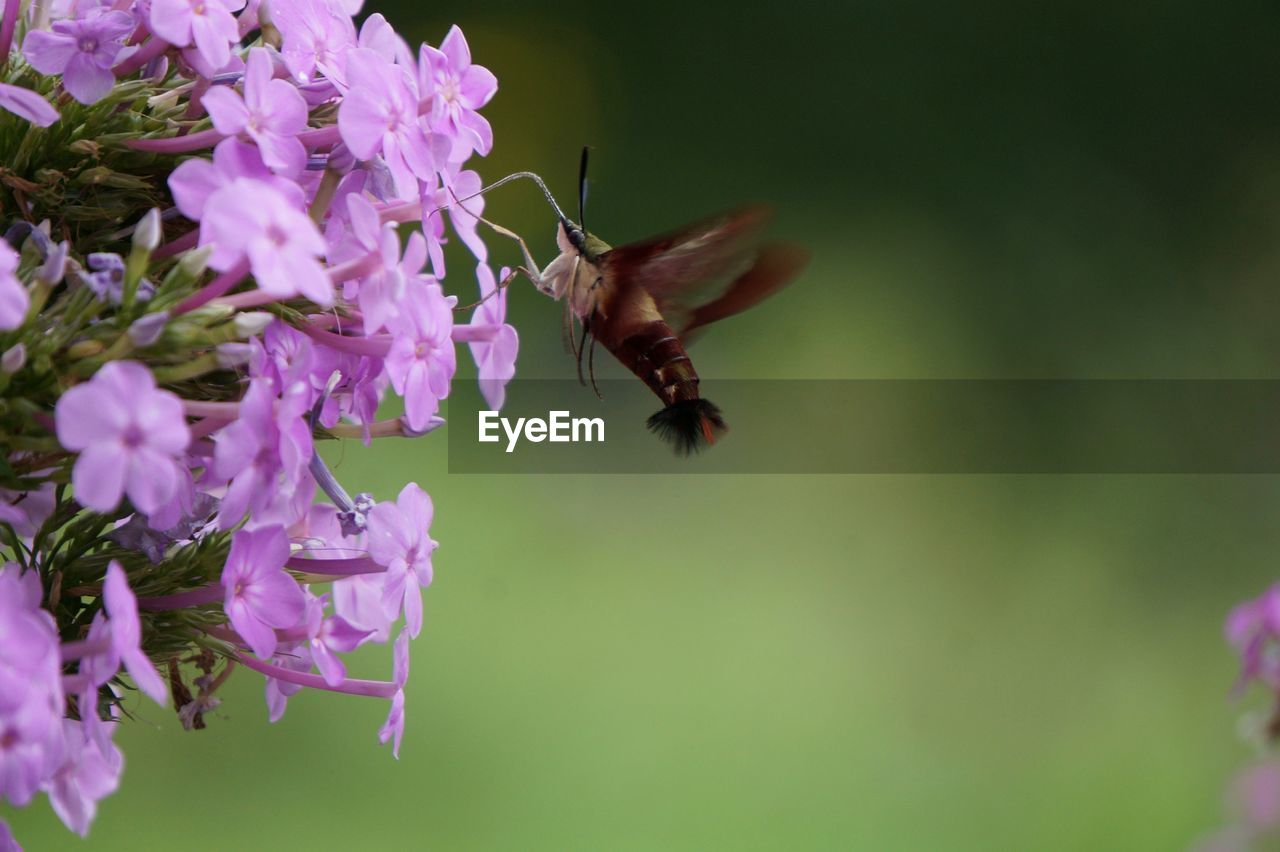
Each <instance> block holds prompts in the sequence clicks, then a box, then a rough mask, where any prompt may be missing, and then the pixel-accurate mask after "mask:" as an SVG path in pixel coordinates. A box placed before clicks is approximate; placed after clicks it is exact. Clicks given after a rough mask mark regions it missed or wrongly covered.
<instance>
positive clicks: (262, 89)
mask: <svg viewBox="0 0 1280 852" xmlns="http://www.w3.org/2000/svg"><path fill="white" fill-rule="evenodd" d="M271 74H272V63H271V56H270V55H269V54H268V53H267V51H266V48H262V47H255V48H254V49H253V50H251V51H249V59H248V61H247V62H246V63H245V72H244V95H239V94H237V93H236V92H235V91H233V90H232V89H231V88H230V87H228V86H214V87H212V88H210V89H209V91H207V92H205V93H204V97H203V98H202V99H201V101H200V102H201V103H202V104H203V105H204V108H205V109H206V110H208V111H209V117H210V118H211V119H213V126H214V127H216V128H217V129H218V132H219V133H225V134H227V135H228V136H235V135H237V134H240V133H243V134H244V135H246V136H248V137H249V138H250V139H252V140H253V141H254V143H255V144H257V146H258V150H259V151H261V152H262V161H263V162H264V163H265V164H266V165H267V168H269V169H271V170H272V171H274V172H279V173H280V174H282V175H287V176H290V177H292V176H295V175H297V174H298V173H299V172H301V171H302V167H303V166H304V165H306V162H307V151H306V149H305V148H303V147H302V143H301V142H299V141H298V134H299V133H301V132H302V131H304V130H306V129H307V102H306V101H304V100H303V99H302V95H300V94H298V89H297V87H295V86H293V85H292V84H290V83H288V82H286V81H284V80H273V79H272V78H271Z"/></svg>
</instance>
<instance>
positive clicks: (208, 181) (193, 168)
mask: <svg viewBox="0 0 1280 852" xmlns="http://www.w3.org/2000/svg"><path fill="white" fill-rule="evenodd" d="M236 178H252V179H253V180H258V181H262V182H264V183H269V184H271V185H272V186H273V187H275V189H276V190H277V191H279V192H280V193H281V194H283V195H284V196H285V199H286V201H287V202H288V204H289V206H291V207H293V208H294V209H301V208H302V207H303V206H304V204H305V203H306V201H305V199H304V198H303V195H302V188H301V187H299V186H298V184H296V183H295V182H294V181H292V180H288V179H286V178H282V177H277V176H276V175H274V174H272V172H271V170H270V169H268V168H267V165H266V163H264V162H263V161H262V152H261V151H259V150H258V149H257V148H255V147H254V146H253V145H246V144H245V143H244V142H241V141H240V140H239V139H235V138H227V139H223V140H222V141H221V142H219V143H218V147H216V148H214V149H213V160H212V161H209V160H202V159H200V158H198V157H192V158H191V159H189V160H184V161H183V162H181V163H179V164H178V167H177V168H176V169H174V170H173V173H172V174H171V175H169V189H170V191H172V192H173V200H174V203H175V204H176V205H177V207H178V210H180V211H181V212H182V215H183V216H186V217H187V218H188V219H191V220H192V221H194V222H199V221H200V220H201V219H203V218H204V208H205V204H207V203H208V201H209V197H210V196H211V195H213V194H214V193H215V192H217V191H218V190H219V189H222V188H223V187H224V186H227V185H228V184H230V183H232V182H233V181H235V180H236Z"/></svg>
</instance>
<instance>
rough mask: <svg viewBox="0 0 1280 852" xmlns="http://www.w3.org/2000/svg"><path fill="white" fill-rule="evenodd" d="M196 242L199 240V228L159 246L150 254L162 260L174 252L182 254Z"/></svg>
mask: <svg viewBox="0 0 1280 852" xmlns="http://www.w3.org/2000/svg"><path fill="white" fill-rule="evenodd" d="M198 242H200V229H199V228H195V229H194V230H191V231H188V232H187V233H185V234H183V235H182V236H180V237H178V238H177V239H173V240H170V241H169V242H167V243H165V244H164V245H162V246H160V248H158V249H156V250H155V251H154V252H153V253H152V254H151V256H152V257H153V258H155V259H156V260H164V259H165V258H166V257H173V256H174V255H175V254H182V253H183V252H184V251H187V250H188V249H193V248H195V247H196V243H198Z"/></svg>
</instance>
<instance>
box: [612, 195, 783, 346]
mask: <svg viewBox="0 0 1280 852" xmlns="http://www.w3.org/2000/svg"><path fill="white" fill-rule="evenodd" d="M771 218H772V211H770V210H769V208H767V207H763V206H753V207H744V208H740V209H738V210H734V211H731V212H729V213H725V214H722V215H720V216H715V217H713V218H710V219H706V220H704V221H702V222H698V223H696V224H694V225H690V226H688V227H686V228H682V229H681V230H679V231H675V232H673V233H671V234H667V235H665V236H661V237H655V238H654V239H651V240H645V241H643V242H638V243H629V244H627V245H623V246H618V247H617V248H613V249H610V250H609V251H608V252H605V253H604V254H603V255H602V256H601V257H600V267H601V270H602V271H603V273H604V276H605V280H606V282H607V284H608V286H613V287H628V286H640V287H643V288H644V289H645V290H646V291H647V292H648V293H649V295H650V296H652V297H653V299H654V302H655V303H656V304H657V307H658V310H659V312H660V313H661V314H662V315H663V318H664V319H666V321H667V323H668V324H670V325H671V327H672V328H673V329H675V330H676V332H677V333H678V334H681V335H683V334H684V333H685V332H687V331H691V330H693V329H694V328H697V327H698V326H703V325H706V324H707V323H710V322H715V321H716V320H719V319H723V318H725V317H727V316H732V315H733V314H736V313H739V312H740V311H744V310H746V309H747V308H749V307H751V306H752V305H755V304H757V303H758V302H760V301H761V300H763V299H765V298H767V297H768V296H770V295H772V294H773V293H776V292H777V291H778V290H779V289H781V288H782V287H783V286H784V285H786V284H787V283H788V282H789V281H791V279H792V278H794V277H795V275H796V273H797V272H799V271H800V269H801V268H803V266H804V264H805V263H806V262H807V261H808V252H807V251H805V250H804V249H802V248H800V247H798V246H791V245H785V244H782V243H773V244H770V245H766V246H761V245H760V241H761V238H762V237H763V235H764V231H765V228H766V227H767V226H768V224H769V220H770V219H771Z"/></svg>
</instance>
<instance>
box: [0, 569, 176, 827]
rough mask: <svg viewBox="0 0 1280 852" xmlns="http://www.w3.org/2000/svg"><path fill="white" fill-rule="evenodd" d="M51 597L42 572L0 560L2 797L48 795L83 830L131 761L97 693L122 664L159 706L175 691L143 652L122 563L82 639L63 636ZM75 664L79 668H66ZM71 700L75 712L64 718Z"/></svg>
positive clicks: (15, 800) (20, 801) (20, 800)
mask: <svg viewBox="0 0 1280 852" xmlns="http://www.w3.org/2000/svg"><path fill="white" fill-rule="evenodd" d="M43 599H44V590H43V589H42V588H41V586H40V581H39V579H38V577H37V575H36V572H34V571H27V572H25V573H24V572H23V571H22V569H21V567H20V566H18V565H17V564H15V563H12V562H11V563H7V564H6V565H4V566H3V567H0V799H4V800H7V801H9V802H10V803H11V804H14V805H17V806H18V807H22V806H24V805H26V804H27V803H28V802H30V801H31V799H32V797H33V796H34V795H35V794H36V793H37V792H44V793H47V794H48V796H49V801H50V803H51V804H52V805H53V809H54V811H56V812H57V814H58V816H59V817H61V818H62V821H63V822H64V823H66V825H67V827H68V828H70V829H72V830H73V831H75V832H77V833H78V834H80V835H84V834H86V833H88V831H89V824H90V823H91V822H92V821H93V816H94V813H95V811H96V809H97V802H98V800H99V799H101V798H102V797H103V796H106V795H107V794H109V793H111V792H113V791H114V790H115V789H116V786H117V785H118V783H119V779H120V772H121V770H122V769H123V768H124V758H123V757H122V756H121V754H120V750H119V749H117V748H116V747H115V745H114V744H113V743H112V741H111V740H112V736H113V735H114V733H115V725H114V724H111V723H110V722H109V721H107V720H103V719H102V718H101V717H100V715H99V709H98V707H99V702H98V693H99V691H100V690H113V689H114V687H113V686H112V685H111V682H112V681H113V680H114V679H115V678H116V676H117V674H118V673H119V672H120V670H121V667H123V668H124V669H125V670H126V671H127V672H128V673H129V675H130V676H131V677H132V678H133V680H134V682H135V683H136V684H137V685H138V688H139V689H141V690H142V691H143V692H145V693H146V694H147V695H148V696H150V697H151V698H153V699H155V700H156V701H157V702H159V703H160V704H164V703H165V701H166V698H167V691H166V689H165V685H164V682H163V681H162V680H161V679H160V675H159V673H158V672H157V671H156V669H155V667H154V666H153V665H152V663H151V660H150V659H148V657H147V656H146V655H145V654H144V653H143V652H142V650H141V646H140V642H141V639H142V631H141V627H140V624H139V620H138V606H137V601H136V600H135V598H134V595H133V592H132V591H131V590H130V588H129V584H128V581H127V580H126V579H125V575H124V571H123V570H122V569H121V567H120V565H119V564H118V563H115V562H112V563H111V565H110V566H109V567H108V569H107V576H106V581H105V583H104V588H103V593H102V601H103V610H102V611H99V612H98V614H97V615H96V616H94V618H93V622H92V625H91V626H90V628H89V631H88V634H87V635H86V637H85V638H84V639H81V640H77V641H74V642H60V640H59V637H58V633H57V626H56V625H55V623H54V620H53V618H52V617H51V616H50V615H49V613H48V612H47V611H46V610H44V609H43V608H41V601H42V600H43ZM71 662H78V671H77V672H76V673H74V674H64V673H63V664H66V663H71ZM67 707H72V708H74V711H75V716H76V717H77V718H64V709H65V708H67Z"/></svg>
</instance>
